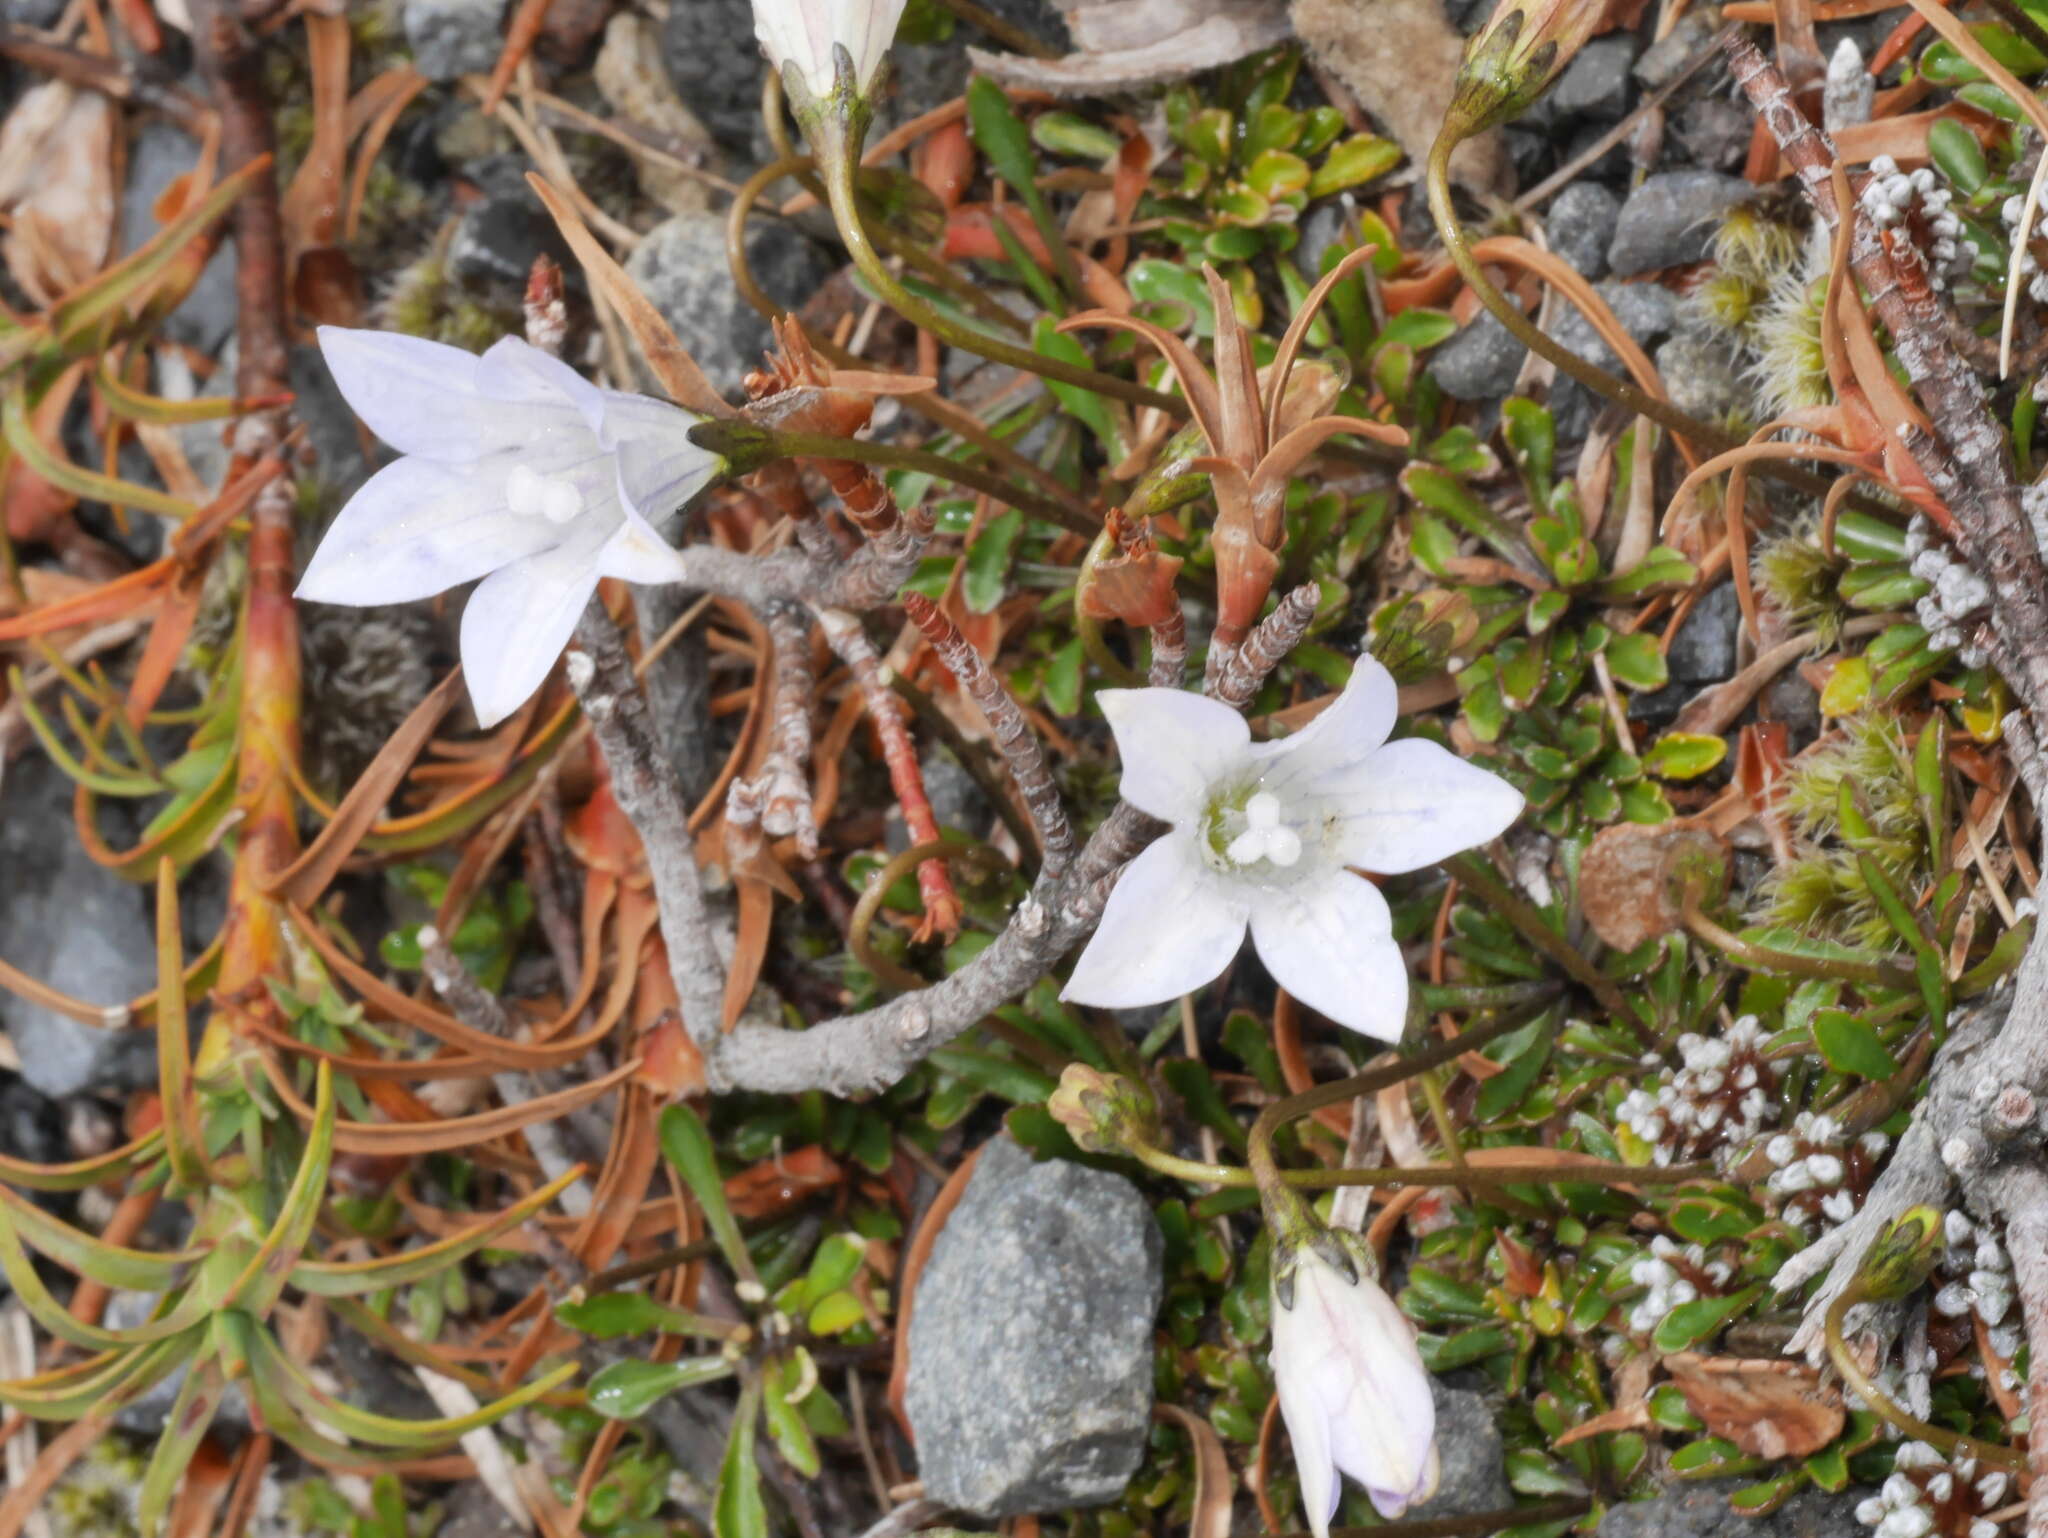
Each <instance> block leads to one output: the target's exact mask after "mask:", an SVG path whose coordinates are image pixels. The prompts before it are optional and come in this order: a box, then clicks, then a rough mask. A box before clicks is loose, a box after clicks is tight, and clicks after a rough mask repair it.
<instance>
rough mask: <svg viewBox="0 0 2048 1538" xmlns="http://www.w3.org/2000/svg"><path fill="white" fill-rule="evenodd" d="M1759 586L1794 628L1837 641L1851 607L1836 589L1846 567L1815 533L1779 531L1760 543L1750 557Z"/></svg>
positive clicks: (1826, 642)
mask: <svg viewBox="0 0 2048 1538" xmlns="http://www.w3.org/2000/svg"><path fill="white" fill-rule="evenodd" d="M1751 570H1752V572H1753V573H1754V577H1755V581H1756V586H1757V590H1758V591H1759V592H1761V593H1762V594H1763V595H1764V598H1765V600H1766V601H1767V602H1768V603H1769V604H1770V606H1771V607H1772V608H1773V609H1775V610H1776V611H1777V612H1778V613H1779V614H1780V615H1782V616H1783V617H1784V618H1785V620H1786V621H1787V622H1788V623H1789V624H1791V625H1792V626H1793V627H1794V628H1796V629H1799V630H1810V631H1812V632H1813V633H1814V634H1815V635H1817V636H1819V637H1820V638H1821V640H1822V642H1823V643H1825V644H1826V645H1829V646H1832V645H1833V644H1834V643H1835V640H1836V638H1837V637H1838V636H1839V635H1840V634H1841V630H1842V620H1843V619H1844V617H1845V616H1846V613H1847V610H1846V608H1845V606H1844V605H1843V603H1842V601H1841V598H1840V597H1839V595H1838V594H1837V592H1836V586H1835V584H1836V580H1837V579H1838V578H1839V576H1840V575H1841V567H1840V566H1839V564H1838V563H1836V562H1834V561H1831V560H1829V559H1828V557H1827V553H1826V552H1825V551H1823V550H1822V549H1821V548H1820V545H1819V543H1818V542H1817V541H1816V540H1815V538H1814V536H1813V534H1812V533H1811V532H1807V531H1800V532H1795V533H1790V534H1779V535H1775V536H1773V537H1772V538H1770V539H1767V540H1765V541H1763V542H1762V543H1761V544H1759V545H1758V546H1757V550H1756V556H1755V559H1754V560H1753V562H1752V563H1751Z"/></svg>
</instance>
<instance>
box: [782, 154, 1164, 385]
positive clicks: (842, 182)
mask: <svg viewBox="0 0 2048 1538" xmlns="http://www.w3.org/2000/svg"><path fill="white" fill-rule="evenodd" d="M857 149H858V146H857V145H854V144H850V143H849V144H842V145H837V146H834V147H833V148H832V149H831V150H830V151H829V152H827V153H825V155H824V162H825V163H824V168H823V169H824V172H825V191H826V193H827V194H828V196H829V200H830V202H831V205H832V218H833V221H834V222H835V223H836V224H837V225H838V226H839V238H840V239H841V240H843V241H845V242H846V251H847V254H848V255H849V256H851V257H852V258H853V264H854V266H856V267H858V268H859V269H860V274H861V276H862V277H863V278H865V279H867V281H868V285H869V286H870V287H871V288H873V289H874V291H875V292H876V293H877V294H878V295H880V296H881V298H882V300H883V301H884V302H885V303H886V304H888V305H889V306H890V307H891V308H892V309H894V310H895V311H896V312H897V313H898V314H899V315H901V316H902V317H903V318H904V319H905V320H908V321H909V322H910V323H911V324H912V325H914V326H918V327H921V328H922V329H924V330H926V331H929V332H931V333H932V334H933V335H934V336H936V337H938V338H939V339H940V340H942V341H945V342H949V343H951V344H952V345H953V346H955V347H959V348H962V349H964V350H966V351H967V352H971V353H974V354H975V355H976V356H978V357H983V358H987V359H988V360H989V361H990V362H992V363H1005V364H1008V365H1009V366H1010V367H1011V368H1017V369H1022V370H1024V371H1025V372H1026V373H1029V374H1037V375H1039V376H1041V377H1043V378H1046V379H1055V380H1058V381H1059V382H1060V383H1061V384H1067V385H1072V386H1074V387H1075V388H1076V389H1080V390H1092V391H1094V392H1095V393H1096V394H1098V395H1108V396H1112V397H1114V398H1115V399H1117V400H1121V401H1128V402H1130V403H1131V404H1132V405H1135V406H1152V407H1155V408H1157V409H1158V410H1160V411H1164V412H1166V413H1168V414H1169V415H1170V416H1173V417H1175V418H1179V417H1184V416H1186V415H1187V410H1188V408H1187V404H1186V403H1185V402H1184V401H1182V400H1180V399H1179V398H1178V397H1177V396H1172V395H1166V394H1163V393H1161V392H1160V391H1158V390H1150V389H1147V388H1146V387H1145V386H1144V385H1141V384H1135V383H1133V382H1132V381H1130V380H1128V379H1119V378H1117V377H1116V376H1115V375H1114V374H1104V373H1101V372H1100V371H1098V370H1096V369H1091V368H1081V367H1078V366H1076V365H1074V364H1071V363H1062V362H1061V361H1060V360H1059V359H1057V358H1048V357H1046V356H1044V355H1043V354H1042V353H1037V352H1033V351H1032V350H1031V349H1030V348H1028V347H1017V346H1013V345H1012V344H1011V343H1008V342H1004V341H1001V340H999V339H997V338H995V337H990V336H984V335H981V334H980V333H978V332H976V331H973V330H971V329H969V328H968V327H966V326H963V325H960V324H959V323H958V322H956V321H954V320H953V319H952V318H951V317H949V316H947V315H944V314H942V313H940V312H939V311H938V310H937V309H935V308H933V307H932V306H931V305H929V304H927V303H925V301H924V300H922V299H920V298H918V297H917V296H916V295H915V294H913V293H911V292H910V290H908V289H907V288H905V287H904V286H903V285H902V284H901V283H899V282H898V281H897V280H896V276H895V274H893V273H891V272H890V271H889V269H888V266H887V265H886V264H885V263H884V262H883V260H882V257H881V253H880V252H878V251H877V250H876V249H875V247H874V243H873V242H872V241H871V240H869V238H868V233H867V230H866V228H865V226H864V225H863V224H862V223H861V217H860V199H859V197H858V196H857V192H856V187H855V177H856V174H857V172H858V168H859V157H858V154H857Z"/></svg>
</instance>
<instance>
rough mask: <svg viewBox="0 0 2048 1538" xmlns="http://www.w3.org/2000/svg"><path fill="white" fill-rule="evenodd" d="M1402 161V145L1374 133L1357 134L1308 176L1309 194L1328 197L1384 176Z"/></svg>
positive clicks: (1325, 158) (1328, 156) (1337, 148)
mask: <svg viewBox="0 0 2048 1538" xmlns="http://www.w3.org/2000/svg"><path fill="white" fill-rule="evenodd" d="M1400 163H1401V146H1400V145H1398V144H1395V143H1394V142H1393V141H1392V140H1390V139H1382V138H1379V137H1377V136H1376V135H1373V134H1353V135H1352V136H1351V137H1350V138H1348V139H1346V140H1345V141H1344V142H1343V143H1342V144H1339V145H1338V146H1337V147H1336V148H1335V149H1333V150H1331V151H1330V153H1329V154H1328V155H1326V156H1324V157H1323V163H1322V164H1321V165H1319V166H1317V167H1316V170H1315V174H1314V175H1313V176H1311V177H1310V178H1309V180H1308V195H1309V196H1310V197H1312V198H1321V197H1327V196H1329V195H1330V194H1331V193H1333V192H1342V191H1344V190H1345V189H1346V188H1347V187H1356V186H1358V185H1359V184H1360V183H1363V182H1369V181H1371V180H1372V179H1373V178H1374V177H1375V176H1384V175H1386V174H1387V172H1389V171H1391V170H1393V169H1394V167H1395V166H1397V165H1399V164H1400Z"/></svg>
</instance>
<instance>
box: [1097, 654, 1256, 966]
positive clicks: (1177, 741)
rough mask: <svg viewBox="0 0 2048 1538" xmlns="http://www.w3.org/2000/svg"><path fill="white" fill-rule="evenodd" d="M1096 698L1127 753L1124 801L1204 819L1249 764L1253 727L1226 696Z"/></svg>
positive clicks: (1180, 817)
mask: <svg viewBox="0 0 2048 1538" xmlns="http://www.w3.org/2000/svg"><path fill="white" fill-rule="evenodd" d="M1096 698H1097V699H1098V700H1100V701H1101V702H1102V713H1103V715H1105V716H1106V717H1108V718H1109V729H1110V730H1111V731H1112V732H1114V733H1116V748H1117V752H1118V753H1119V754H1121V755H1122V757H1123V761H1124V773H1123V784H1122V787H1121V788H1122V792H1123V798H1124V799H1125V800H1126V801H1128V802H1130V803H1131V805H1132V806H1135V807H1136V808H1137V809H1138V810H1139V811H1141V812H1149V813H1150V814H1151V815H1152V816H1154V817H1160V818H1164V819H1165V820H1166V821H1168V822H1172V823H1183V822H1189V821H1191V820H1193V819H1195V818H1198V817H1200V816H1201V814H1202V812H1203V809H1204V808H1205V807H1207V805H1208V803H1209V800H1210V798H1211V796H1212V795H1213V794H1214V793H1215V791H1216V790H1218V789H1220V788H1224V787H1223V786H1222V785H1221V783H1220V782H1222V781H1223V780H1225V779H1226V778H1227V777H1228V776H1230V775H1232V774H1235V773H1237V772H1238V771H1239V770H1241V769H1242V768H1243V766H1244V763H1245V756H1246V750H1247V748H1248V746H1249V744H1250V742H1251V738H1252V733H1251V728H1250V727H1248V726H1246V725H1245V724H1244V717H1243V716H1241V715H1239V714H1238V713H1237V712H1236V711H1234V710H1232V709H1231V708H1230V707H1229V706H1228V705H1225V704H1223V703H1222V702H1221V701H1219V700H1212V699H1206V698H1204V697H1203V696H1201V695H1199V694H1190V693H1188V692H1187V691H1186V690H1184V689H1104V690H1103V691H1102V692H1101V693H1100V694H1098V695H1097V696H1096ZM1212 975H1213V974H1212Z"/></svg>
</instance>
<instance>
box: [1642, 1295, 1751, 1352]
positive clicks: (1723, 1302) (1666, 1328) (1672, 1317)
mask: <svg viewBox="0 0 2048 1538" xmlns="http://www.w3.org/2000/svg"><path fill="white" fill-rule="evenodd" d="M1757 1292H1758V1289H1757V1288H1754V1287H1745V1288H1744V1289H1743V1290H1742V1291H1741V1292H1735V1293H1730V1294H1729V1295H1728V1296H1727V1297H1725V1298H1694V1299H1693V1300H1692V1301H1691V1302H1690V1303H1681V1304H1679V1305H1678V1307H1676V1308H1674V1309H1673V1310H1672V1311H1671V1312H1670V1313H1668V1314H1666V1315H1665V1316H1664V1317H1663V1318H1662V1319H1660V1320H1658V1321H1657V1328H1656V1330H1655V1331H1654V1332H1653V1333H1652V1334H1651V1336H1650V1343H1651V1344H1652V1345H1654V1346H1655V1347H1656V1348H1657V1349H1658V1350H1659V1351H1663V1352H1672V1351H1689V1350H1691V1349H1692V1347H1693V1346H1694V1345H1695V1344H1697V1343H1698V1342H1700V1341H1703V1340H1705V1339H1706V1338H1707V1337H1708V1336H1710V1335H1712V1334H1713V1333H1714V1332H1715V1331H1716V1330H1718V1329H1720V1328H1721V1326H1722V1324H1723V1323H1724V1322H1725V1321H1727V1320H1728V1319H1729V1318H1730V1317H1731V1316H1733V1315H1735V1314H1737V1313H1739V1312H1741V1311H1742V1310H1743V1309H1745V1308H1747V1307H1748V1306H1749V1305H1750V1304H1751V1303H1752V1302H1753V1301H1754V1300H1755V1298H1756V1295H1757Z"/></svg>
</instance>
